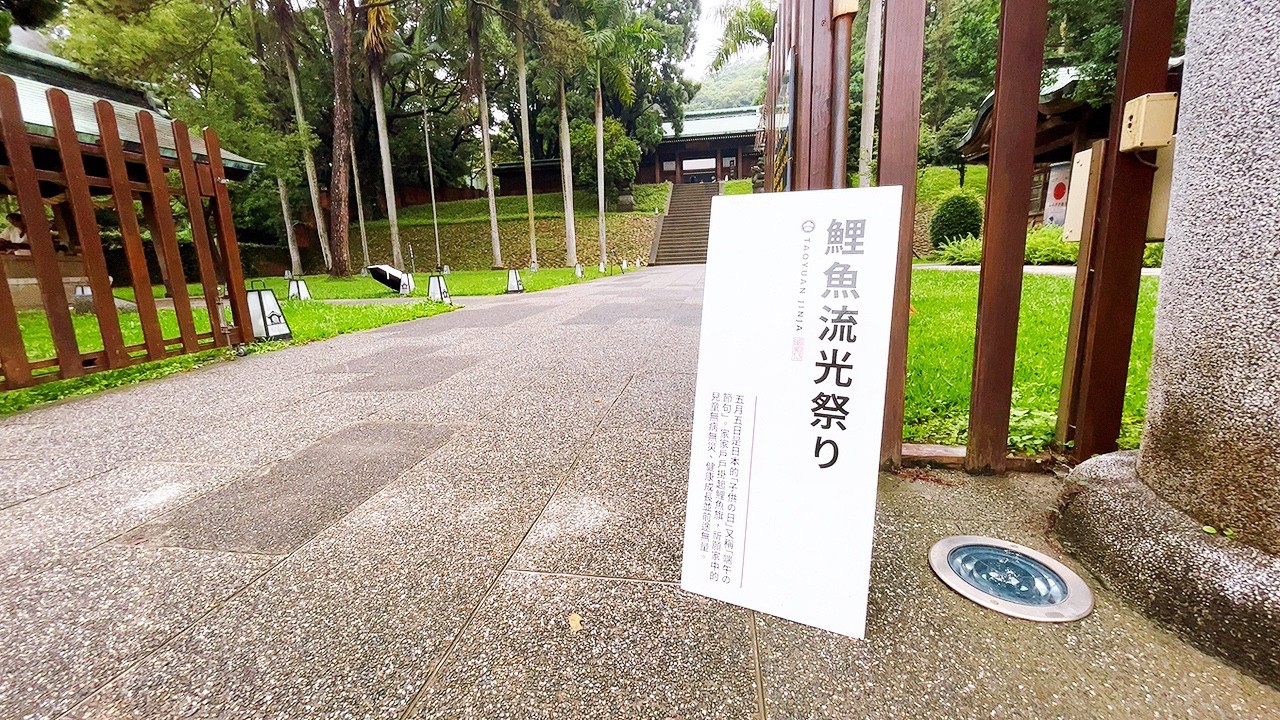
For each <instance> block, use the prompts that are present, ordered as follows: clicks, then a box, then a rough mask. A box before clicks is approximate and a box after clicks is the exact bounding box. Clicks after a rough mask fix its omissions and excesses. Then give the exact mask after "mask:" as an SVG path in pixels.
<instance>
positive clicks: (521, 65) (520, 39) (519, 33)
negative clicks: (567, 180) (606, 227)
mask: <svg viewBox="0 0 1280 720" xmlns="http://www.w3.org/2000/svg"><path fill="white" fill-rule="evenodd" d="M524 6H525V0H504V1H503V4H502V7H503V10H504V11H505V14H506V16H507V18H508V20H509V22H510V23H511V26H512V29H513V30H514V31H515V34H516V47H515V51H516V79H517V82H519V84H520V153H521V156H522V159H523V160H524V195H525V201H526V202H527V203H528V212H529V267H530V268H532V269H535V270H536V269H537V267H538V233H537V230H536V229H535V228H534V222H533V153H532V150H531V149H530V147H529V78H528V71H527V68H526V67H525V50H524V35H525V23H526V22H527V20H528V15H527V14H526V13H525V12H524V9H525V8H524Z"/></svg>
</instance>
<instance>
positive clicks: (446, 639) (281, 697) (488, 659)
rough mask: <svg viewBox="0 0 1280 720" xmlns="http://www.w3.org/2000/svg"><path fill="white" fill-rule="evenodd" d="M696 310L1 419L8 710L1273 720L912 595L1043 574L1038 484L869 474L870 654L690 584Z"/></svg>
mask: <svg viewBox="0 0 1280 720" xmlns="http://www.w3.org/2000/svg"><path fill="white" fill-rule="evenodd" d="M701 294H702V268H701V267H700V266H686V267H667V268H649V269H645V270H643V271H641V272H637V273H633V274H628V275H626V276H623V277H619V278H612V279H605V280H599V281H594V282H591V283H586V284H582V285H577V286H572V287H566V288H560V289H556V290H549V291H545V292H540V293H536V294H530V295H525V296H515V297H510V296H509V297H498V298H483V299H480V298H477V299H474V300H470V303H471V304H470V306H469V307H467V308H465V309H463V310H460V311H457V312H453V313H449V314H446V315H441V316H437V317H432V318H428V319H424V320H418V321H414V322H410V323H405V324H401V325H395V326H389V327H385V328H381V329H378V330H374V331H369V332H364V333H359V334H355V335H348V336H343V337H339V338H336V339H333V340H330V341H327V342H323V343H315V344H312V345H307V346H303V347H298V348H291V349H286V350H282V351H279V352H274V353H267V354H261V355H254V356H250V357H247V358H243V359H239V360H236V361H234V362H229V363H223V364H218V365H214V366H211V367H208V368H206V369H203V370H199V371H196V372H192V373H188V374H185V375H181V376H175V377H171V378H167V379H164V380H160V381H156V382H151V383H146V384H143V385H139V386H135V387H132V388H128V389H122V390H117V391H113V392H106V393H102V394H99V395H96V396H92V397H88V398H85V399H80V400H76V401H73V402H67V403H63V404H60V405H57V406H53V407H49V408H46V409H42V410H37V411H34V412H29V413H25V414H22V415H19V416H16V417H13V418H10V419H8V420H5V421H2V422H0V478H2V480H0V508H2V509H0V577H2V578H3V579H2V580H0V648H2V650H0V653H2V656H0V718H57V717H74V718H84V719H86V720H90V719H91V720H100V719H103V718H236V719H239V718H282V719H283V718H386V719H388V720H398V719H400V718H477V719H488V718H495V719H496V718H575V719H578V718H581V719H595V718H600V719H605V718H609V719H613V718H655V719H669V718H687V719H694V718H697V719H702V718H764V717H768V718H818V717H825V718H872V717H874V718H1035V719H1037V720H1038V719H1040V718H1058V717H1063V718H1088V719H1090V720H1093V719H1096V718H1139V717H1140V718H1147V717H1162V718H1197V719H1199V718H1215V717H1222V718H1232V719H1235V720H1238V719H1241V718H1263V717H1277V716H1280V692H1277V691H1276V690H1275V689H1272V688H1270V687H1269V686H1266V685H1263V684H1261V683H1259V682H1257V681H1256V680H1254V679H1252V678H1250V677H1249V676H1247V675H1244V674H1242V673H1240V672H1239V671H1237V670H1235V669H1233V668H1231V667H1229V666H1226V665H1224V664H1223V663H1221V662H1220V661H1218V660H1215V659H1213V658H1211V657H1208V656H1206V655H1204V654H1202V653H1200V652H1198V651H1196V650H1194V649H1192V648H1191V647H1190V646H1188V645H1186V644H1184V643H1182V642H1181V641H1179V639H1178V638H1176V637H1174V636H1173V635H1170V634H1169V633H1167V632H1165V631H1163V630H1161V629H1160V628H1158V627H1156V626H1154V625H1152V624H1151V623H1150V622H1148V621H1147V620H1146V619H1144V618H1143V617H1142V616H1141V615H1139V614H1138V613H1137V612H1136V611H1134V610H1133V609H1131V608H1129V607H1127V606H1125V605H1124V604H1123V603H1121V602H1120V601H1119V600H1117V599H1115V598H1114V597H1113V596H1111V595H1109V594H1108V593H1107V592H1105V591H1103V590H1101V589H1099V590H1100V592H1099V596H1098V604H1097V610H1096V611H1095V612H1094V614H1093V615H1092V616H1090V617H1089V618H1087V619H1085V620H1084V621H1082V622H1079V623H1072V624H1065V625H1037V624H1033V623H1028V622H1023V621H1018V620H1012V619H1007V618H1004V617H1002V616H998V615H995V614H993V613H991V612H988V611H986V610H982V609H980V608H978V607H977V606H976V605H973V604H972V603H970V602H969V601H967V600H965V599H963V598H961V597H959V596H958V595H955V594H954V593H952V592H951V591H950V590H948V589H947V588H945V587H944V586H943V585H941V584H940V583H939V582H938V581H937V580H935V579H934V578H933V576H932V575H931V574H930V571H929V569H928V567H927V565H926V552H927V550H928V548H929V546H930V545H931V544H932V543H933V542H934V541H935V540H937V539H938V538H939V537H941V536H944V535H949V534H958V533H965V534H994V535H997V536H1000V537H1003V538H1005V539H1008V540H1012V541H1015V542H1020V543H1024V544H1027V545H1030V546H1032V547H1035V548H1038V549H1041V550H1043V551H1046V552H1050V553H1052V554H1054V555H1056V556H1059V557H1061V556H1062V555H1063V553H1062V551H1061V550H1060V549H1059V548H1058V547H1057V545H1056V543H1055V541H1054V540H1053V539H1052V537H1051V536H1050V534H1049V532H1050V531H1049V528H1050V526H1051V523H1050V514H1051V512H1052V511H1053V509H1054V508H1055V507H1056V503H1057V500H1058V496H1059V493H1060V491H1061V487H1060V484H1059V482H1058V481H1057V480H1056V479H1054V478H1053V477H1051V476H1030V475H1023V476H1011V477H1007V478H969V477H966V476H963V475H959V474H954V473H937V472H925V471H907V472H905V473H904V474H903V475H901V476H887V475H886V476H884V477H883V478H882V480H881V489H880V503H879V519H878V526H877V533H876V548H875V560H874V569H873V574H872V575H873V576H872V588H871V603H870V617H869V622H868V629H867V639H866V640H865V641H854V640H850V639H847V638H842V637H839V636H835V635H832V634H830V633H826V632H822V631H818V630H814V629H811V628H807V627H803V626H800V625H797V624H794V623H791V622H787V621H784V620H781V619H778V618H775V617H769V616H765V615H762V614H759V613H754V612H751V611H747V610H744V609H741V608H738V607H733V606H729V605H725V604H723V603H720V602H715V601H711V600H707V599H704V598H701V597H697V596H693V595H689V594H687V593H684V592H682V591H681V590H680V589H679V587H678V579H679V560H680V544H681V540H682V534H681V527H682V523H683V512H684V504H685V502H684V497H685V487H686V473H687V464H688V451H689V442H690V438H689V436H690V426H691V420H692V392H693V384H694V380H693V378H694V376H693V373H694V371H695V368H696V361H697V338H698V323H699V320H700V313H701V305H700V303H701ZM1068 562H1070V561H1069V560H1068ZM1086 577H1088V576H1086ZM1090 579H1091V578H1090ZM1095 585H1096V583H1095ZM1206 612H1209V611H1208V610H1207V611H1206ZM1206 620H1207V621H1210V622H1211V621H1212V619H1211V618H1206Z"/></svg>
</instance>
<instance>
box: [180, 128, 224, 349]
mask: <svg viewBox="0 0 1280 720" xmlns="http://www.w3.org/2000/svg"><path fill="white" fill-rule="evenodd" d="M173 147H174V153H175V154H176V155H177V156H178V172H179V174H180V175H181V177H182V191H183V197H184V199H185V200H186V205H187V218H188V219H189V220H190V221H191V244H192V245H195V247H196V259H197V260H198V261H199V264H200V286H201V289H202V290H203V291H204V306H205V311H206V312H207V313H208V315H209V329H210V330H211V331H212V332H213V343H214V345H226V344H227V337H226V335H224V334H223V332H222V317H221V316H220V315H219V313H218V272H217V269H216V268H217V265H216V263H215V261H214V259H213V253H212V251H211V250H210V246H209V226H208V224H207V223H206V222H205V217H204V202H203V200H202V199H201V196H200V174H199V172H197V171H196V163H195V156H194V155H193V154H192V152H191V135H190V133H189V132H188V131H187V126H186V125H185V124H184V123H183V122H182V121H181V120H174V121H173Z"/></svg>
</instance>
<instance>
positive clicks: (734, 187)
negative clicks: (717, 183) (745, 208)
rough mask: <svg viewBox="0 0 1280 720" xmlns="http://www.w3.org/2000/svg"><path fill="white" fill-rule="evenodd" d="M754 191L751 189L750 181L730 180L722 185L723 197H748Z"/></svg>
mask: <svg viewBox="0 0 1280 720" xmlns="http://www.w3.org/2000/svg"><path fill="white" fill-rule="evenodd" d="M752 192H754V190H753V189H752V187H751V180H750V179H746V180H730V181H728V182H726V183H725V184H724V191H723V194H725V195H750V194H751V193H752Z"/></svg>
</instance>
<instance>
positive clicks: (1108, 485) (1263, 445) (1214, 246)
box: [1058, 0, 1280, 683]
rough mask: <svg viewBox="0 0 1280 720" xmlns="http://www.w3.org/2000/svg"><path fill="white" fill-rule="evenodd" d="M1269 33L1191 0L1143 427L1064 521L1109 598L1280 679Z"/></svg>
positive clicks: (1229, 5) (1275, 226)
mask: <svg viewBox="0 0 1280 720" xmlns="http://www.w3.org/2000/svg"><path fill="white" fill-rule="evenodd" d="M1277 37H1280V14H1277V13H1276V11H1275V7H1274V5H1273V3H1272V2H1271V1H1270V0H1212V1H1209V0H1194V2H1193V5H1192V11H1191V22H1190V27H1189V29H1188V34H1187V51H1186V71H1185V76H1184V80H1183V88H1182V96H1181V98H1180V105H1181V107H1180V112H1179V123H1178V146H1177V149H1176V160H1175V163H1174V173H1173V187H1172V194H1171V198H1170V207H1169V223H1168V238H1167V241H1166V243H1165V251H1164V268H1163V270H1162V275H1161V279H1160V295H1159V303H1158V305H1157V310H1156V329H1155V343H1154V355H1153V357H1152V362H1151V375H1150V391H1149V396H1148V400H1147V426H1146V432H1145V434H1144V437H1143V442H1142V446H1141V449H1140V450H1139V452H1138V453H1137V455H1136V457H1135V456H1134V454H1132V453H1115V454H1112V455H1104V456H1101V457H1098V458H1094V459H1093V460H1090V461H1088V462H1086V463H1083V464H1081V465H1080V466H1079V467H1077V468H1076V470H1075V471H1074V472H1073V473H1072V475H1071V479H1072V480H1073V481H1074V482H1075V485H1076V492H1075V494H1074V495H1073V496H1071V497H1070V498H1069V499H1068V501H1067V503H1066V505H1065V507H1064V509H1063V513H1062V516H1061V518H1060V520H1059V523H1058V528H1059V531H1060V532H1061V534H1062V536H1063V539H1064V540H1065V541H1066V543H1067V545H1068V547H1070V548H1071V549H1072V550H1073V552H1075V553H1076V554H1077V555H1078V556H1079V557H1080V559H1081V560H1082V561H1084V563H1085V564H1086V565H1088V566H1089V567H1090V569H1091V570H1092V571H1093V572H1094V573H1095V574H1097V575H1100V576H1102V577H1104V578H1106V580H1107V581H1108V583H1109V584H1110V585H1111V586H1112V587H1114V588H1115V589H1116V590H1117V591H1118V592H1120V593H1121V594H1122V595H1125V596H1126V597H1127V598H1128V599H1129V600H1130V601H1132V602H1134V603H1135V604H1137V605H1139V606H1141V607H1143V608H1144V609H1145V610H1146V611H1147V612H1149V613H1150V614H1152V615H1154V616H1156V617H1158V618H1159V619H1161V620H1163V621H1165V622H1166V623H1169V624H1172V625H1175V626H1177V627H1178V628H1179V629H1180V630H1181V631H1182V632H1183V633H1184V634H1185V635H1186V636H1187V637H1188V638H1190V639H1191V640H1192V641H1193V642H1195V643H1196V644H1197V645H1199V646H1200V647H1201V648H1203V649H1204V650H1206V651H1208V652H1213V653H1216V654H1220V655H1223V656H1225V657H1228V658H1230V659H1232V660H1234V661H1235V662H1237V663H1239V664H1240V665H1241V666H1243V667H1245V668H1247V669H1249V670H1251V671H1253V672H1255V673H1256V674H1258V675H1259V676H1260V677H1262V678H1263V679H1265V680H1267V681H1269V682H1271V683H1280V643H1278V642H1276V638H1278V637H1280V213H1277V210H1276V208H1277V206H1278V205H1280V202H1278V201H1277V192H1280V190H1278V188H1280V124H1277V123H1276V122H1275V113H1276V108H1277V107H1280V85H1278V84H1276V83H1275V82H1273V81H1272V80H1271V79H1270V78H1273V77H1274V76H1275V69H1276V68H1277V67H1280V42H1277V40H1276V38H1277ZM1228 530H1229V531H1230V533H1229V534H1228V533H1227V531H1228ZM1211 531H1212V532H1211Z"/></svg>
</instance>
